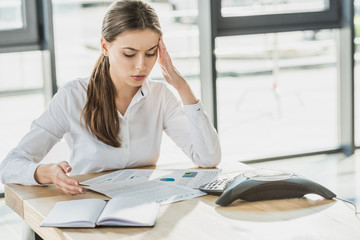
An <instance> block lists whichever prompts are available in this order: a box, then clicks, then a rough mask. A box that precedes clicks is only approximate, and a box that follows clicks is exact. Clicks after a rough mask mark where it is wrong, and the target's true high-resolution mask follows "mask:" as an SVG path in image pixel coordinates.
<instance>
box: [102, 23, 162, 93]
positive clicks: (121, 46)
mask: <svg viewBox="0 0 360 240" xmlns="http://www.w3.org/2000/svg"><path fill="white" fill-rule="evenodd" d="M159 38H160V34H159V33H157V32H155V31H153V30H150V29H146V30H133V31H126V32H123V33H121V34H120V35H119V36H118V37H117V38H116V39H115V40H114V41H112V42H111V43H109V42H107V41H106V40H105V39H102V40H101V47H102V50H103V52H105V53H106V55H107V56H108V57H109V62H110V76H111V78H112V80H113V81H114V84H115V86H119V85H122V84H126V85H128V86H131V87H140V86H141V85H142V84H143V82H144V81H145V79H146V78H147V77H148V76H149V74H150V72H151V70H152V68H153V67H154V64H155V62H156V59H157V53H158V51H157V49H158V44H159Z"/></svg>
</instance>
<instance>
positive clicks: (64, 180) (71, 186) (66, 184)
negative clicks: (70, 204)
mask: <svg viewBox="0 0 360 240" xmlns="http://www.w3.org/2000/svg"><path fill="white" fill-rule="evenodd" d="M56 185H57V186H58V188H59V189H60V190H62V191H63V192H65V193H66V194H71V195H74V194H84V193H85V189H84V188H82V187H80V186H79V183H78V181H76V180H75V179H72V178H70V177H68V176H67V175H65V174H59V176H58V179H57V184H56Z"/></svg>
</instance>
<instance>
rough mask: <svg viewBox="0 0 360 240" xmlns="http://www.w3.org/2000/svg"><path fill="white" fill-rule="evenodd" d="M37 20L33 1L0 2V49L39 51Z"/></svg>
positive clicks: (7, 0)
mask: <svg viewBox="0 0 360 240" xmlns="http://www.w3.org/2000/svg"><path fill="white" fill-rule="evenodd" d="M37 20H38V19H37V12H36V2H35V0H0V48H3V49H4V48H6V51H8V52H9V51H10V50H11V48H15V47H17V49H19V47H20V46H21V45H26V46H27V48H28V49H29V50H30V49H31V50H33V49H39V46H37V45H38V42H39V36H38V28H37V24H38V22H37ZM30 46H31V47H30Z"/></svg>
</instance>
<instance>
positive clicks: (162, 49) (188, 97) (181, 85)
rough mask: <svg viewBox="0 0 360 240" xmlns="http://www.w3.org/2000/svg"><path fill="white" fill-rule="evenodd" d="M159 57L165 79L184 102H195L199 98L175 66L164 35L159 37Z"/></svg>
mask: <svg viewBox="0 0 360 240" xmlns="http://www.w3.org/2000/svg"><path fill="white" fill-rule="evenodd" d="M158 50H159V58H158V63H159V65H160V67H161V72H162V74H163V76H164V78H165V80H166V81H167V82H168V83H169V84H171V85H172V86H173V87H174V88H175V89H176V90H177V91H178V92H179V95H180V97H181V100H182V101H183V104H185V105H187V104H195V103H197V102H198V99H197V98H196V97H195V95H194V93H193V92H192V90H191V88H190V86H189V84H188V83H187V81H186V80H185V79H184V78H183V77H182V76H181V74H180V73H179V72H178V71H177V70H176V68H175V67H174V65H173V63H172V61H171V57H170V55H169V53H168V51H167V50H166V46H165V44H164V41H163V37H162V36H160V39H159V48H158Z"/></svg>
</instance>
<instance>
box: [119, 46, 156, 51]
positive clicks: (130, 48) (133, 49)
mask: <svg viewBox="0 0 360 240" xmlns="http://www.w3.org/2000/svg"><path fill="white" fill-rule="evenodd" d="M158 46H159V45H155V46H153V47H151V48H149V49H148V50H146V52H147V51H151V50H153V49H155V48H157V47H158ZM123 49H129V50H132V51H139V50H138V49H135V48H132V47H124V48H123Z"/></svg>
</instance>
